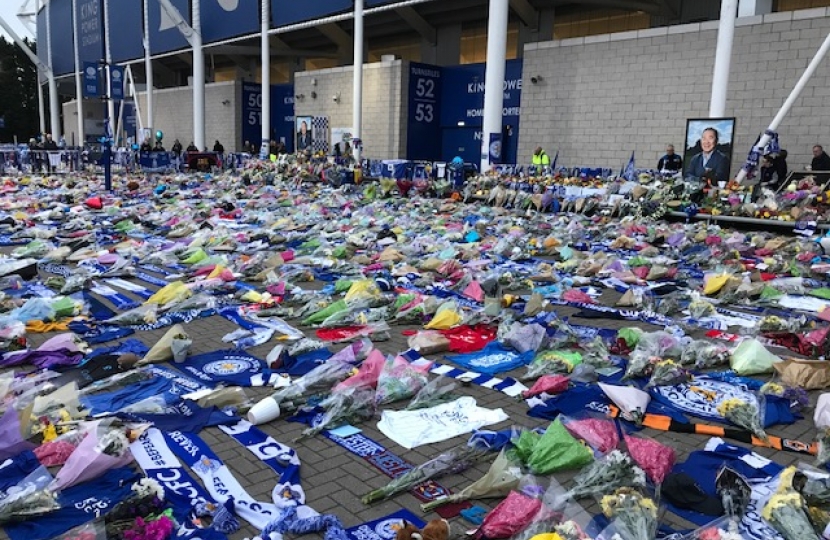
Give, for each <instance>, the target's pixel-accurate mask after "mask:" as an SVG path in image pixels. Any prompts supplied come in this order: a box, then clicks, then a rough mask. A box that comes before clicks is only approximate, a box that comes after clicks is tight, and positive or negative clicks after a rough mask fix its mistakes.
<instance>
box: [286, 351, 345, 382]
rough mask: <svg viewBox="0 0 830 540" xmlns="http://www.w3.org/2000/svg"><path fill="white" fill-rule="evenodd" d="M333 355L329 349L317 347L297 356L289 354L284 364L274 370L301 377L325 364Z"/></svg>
mask: <svg viewBox="0 0 830 540" xmlns="http://www.w3.org/2000/svg"><path fill="white" fill-rule="evenodd" d="M332 356H333V355H332V354H331V352H329V350H328V349H317V350H316V351H309V352H306V353H303V354H300V355H297V356H288V357H286V359H285V360H284V361H283V363H282V366H280V367H279V368H278V369H275V370H274V371H276V372H277V373H285V374H288V375H291V376H292V377H301V376H303V375H305V374H306V373H308V372H309V371H311V370H312V369H314V368H316V367H318V366H320V365H321V364H325V363H326V361H327V360H328V359H329V358H331V357H332Z"/></svg>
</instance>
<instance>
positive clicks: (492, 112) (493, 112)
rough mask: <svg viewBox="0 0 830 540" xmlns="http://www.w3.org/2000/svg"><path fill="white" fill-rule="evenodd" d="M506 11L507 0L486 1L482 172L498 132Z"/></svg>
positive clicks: (488, 162)
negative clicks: (488, 4) (488, 9)
mask: <svg viewBox="0 0 830 540" xmlns="http://www.w3.org/2000/svg"><path fill="white" fill-rule="evenodd" d="M509 11H510V3H509V0H490V13H489V16H488V19H487V66H486V69H485V72H484V122H483V124H484V126H483V129H482V134H481V135H482V136H481V168H480V169H479V170H480V171H482V172H485V171H487V170H489V169H490V158H489V149H490V135H491V134H496V133H498V134H501V124H502V106H503V105H504V70H505V61H506V59H507V58H506V57H507V20H508V13H509Z"/></svg>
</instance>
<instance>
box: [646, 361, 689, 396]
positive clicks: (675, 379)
mask: <svg viewBox="0 0 830 540" xmlns="http://www.w3.org/2000/svg"><path fill="white" fill-rule="evenodd" d="M691 379H692V374H691V373H689V372H688V371H687V370H685V369H683V367H682V366H681V365H680V364H678V363H677V362H675V361H674V360H662V361H660V362H657V364H655V366H654V370H653V371H652V372H651V379H650V380H649V381H648V384H647V385H646V389H649V388H653V387H655V386H674V385H676V384H683V383H685V382H689V381H690V380H691Z"/></svg>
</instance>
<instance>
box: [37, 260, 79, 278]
mask: <svg viewBox="0 0 830 540" xmlns="http://www.w3.org/2000/svg"><path fill="white" fill-rule="evenodd" d="M37 267H38V270H42V271H43V272H47V273H49V274H55V275H56V276H61V277H65V278H68V277H69V276H71V275H72V269H71V268H69V267H68V266H65V265H63V264H53V263H38V265H37Z"/></svg>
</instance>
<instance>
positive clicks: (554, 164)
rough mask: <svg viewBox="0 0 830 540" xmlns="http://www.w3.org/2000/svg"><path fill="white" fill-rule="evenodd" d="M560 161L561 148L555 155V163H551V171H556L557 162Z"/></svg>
mask: <svg viewBox="0 0 830 540" xmlns="http://www.w3.org/2000/svg"><path fill="white" fill-rule="evenodd" d="M557 161H559V150H557V151H556V155H555V156H553V163H551V164H550V171H551V172H552V173H553V172H556V162H557Z"/></svg>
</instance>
